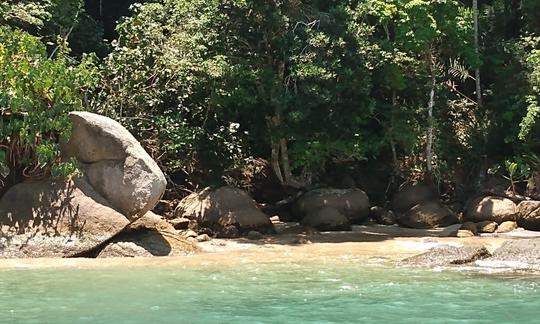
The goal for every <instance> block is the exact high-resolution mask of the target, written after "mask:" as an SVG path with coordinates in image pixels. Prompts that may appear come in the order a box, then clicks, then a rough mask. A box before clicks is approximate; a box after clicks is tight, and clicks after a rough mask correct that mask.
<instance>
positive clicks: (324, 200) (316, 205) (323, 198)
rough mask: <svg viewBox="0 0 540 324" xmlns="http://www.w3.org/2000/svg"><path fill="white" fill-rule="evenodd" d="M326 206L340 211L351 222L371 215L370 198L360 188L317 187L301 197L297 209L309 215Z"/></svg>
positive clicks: (359, 221) (358, 221)
mask: <svg viewBox="0 0 540 324" xmlns="http://www.w3.org/2000/svg"><path fill="white" fill-rule="evenodd" d="M325 207H331V208H334V209H336V210H337V211H339V212H340V213H341V214H343V215H344V216H345V217H347V218H348V219H349V221H350V222H351V223H361V222H362V221H363V220H365V219H366V218H367V217H368V216H369V199H368V196H367V195H366V193H365V192H364V191H362V190H360V189H317V190H312V191H309V192H308V193H306V194H305V195H303V196H302V197H300V199H298V201H297V203H296V209H297V210H298V211H299V212H300V213H301V214H303V215H308V214H310V213H313V212H315V211H317V210H320V209H323V208H325Z"/></svg>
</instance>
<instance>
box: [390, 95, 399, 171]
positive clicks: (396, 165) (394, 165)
mask: <svg viewBox="0 0 540 324" xmlns="http://www.w3.org/2000/svg"><path fill="white" fill-rule="evenodd" d="M396 104H397V95H396V90H393V91H392V108H391V111H390V129H389V133H390V134H389V137H390V148H391V149H392V168H393V170H392V171H393V173H394V175H398V173H399V161H398V158H397V150H396V142H395V141H394V110H395V109H396Z"/></svg>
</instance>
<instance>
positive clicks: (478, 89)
mask: <svg viewBox="0 0 540 324" xmlns="http://www.w3.org/2000/svg"><path fill="white" fill-rule="evenodd" d="M473 12H474V52H475V54H476V57H477V58H480V45H479V42H478V29H479V26H478V0H473ZM474 74H475V79H476V105H477V106H478V108H482V86H481V84H480V64H477V65H476V69H475V71H474Z"/></svg>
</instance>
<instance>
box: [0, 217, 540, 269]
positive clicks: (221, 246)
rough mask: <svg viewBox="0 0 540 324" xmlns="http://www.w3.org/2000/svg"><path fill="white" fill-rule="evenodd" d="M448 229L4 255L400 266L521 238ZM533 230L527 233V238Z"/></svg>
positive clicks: (37, 262) (80, 264) (115, 261)
mask: <svg viewBox="0 0 540 324" xmlns="http://www.w3.org/2000/svg"><path fill="white" fill-rule="evenodd" d="M450 230H452V229H450ZM446 231H448V229H436V230H407V229H405V230H404V229H403V228H398V227H391V226H357V227H356V228H355V229H354V230H353V231H352V232H323V233H318V234H309V235H305V234H278V235H274V236H266V237H264V238H263V239H260V240H248V239H245V238H238V239H212V240H210V241H208V242H203V243H200V244H199V245H200V247H201V248H202V252H199V253H194V254H189V255H186V256H163V257H148V258H99V259H92V258H25V259H2V260H0V270H21V269H52V268H74V269H105V268H115V267H127V268H132V267H144V266H181V267H197V266H234V265H239V264H245V263H251V264H252V263H279V262H323V263H326V262H334V261H335V260H341V261H347V260H349V261H351V262H359V261H368V262H373V263H379V264H388V265H389V266H392V265H393V266H397V265H396V263H397V262H399V261H401V260H403V259H405V258H408V257H412V256H415V255H418V254H421V253H424V252H427V251H428V250H430V249H431V248H433V247H437V246H443V245H451V246H458V247H461V246H466V245H474V244H481V245H484V246H485V247H486V248H487V249H488V250H489V251H490V252H493V251H494V250H496V249H497V248H499V247H500V246H501V245H502V244H503V243H504V242H506V241H508V240H515V239H519V238H516V237H514V236H512V235H504V236H503V235H498V236H493V235H492V236H476V237H470V238H457V237H448V235H447V233H446ZM533 234H534V233H533ZM533 234H526V235H525V237H529V236H531V235H533ZM517 235H521V236H523V233H522V234H519V233H517ZM538 235H540V233H538Z"/></svg>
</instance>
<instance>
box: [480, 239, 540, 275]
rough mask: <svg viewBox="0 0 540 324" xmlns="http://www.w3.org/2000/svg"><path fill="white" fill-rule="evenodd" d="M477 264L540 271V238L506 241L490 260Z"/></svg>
mask: <svg viewBox="0 0 540 324" xmlns="http://www.w3.org/2000/svg"><path fill="white" fill-rule="evenodd" d="M477 264H478V265H480V266H487V267H507V268H516V269H524V270H527V269H529V270H540V238H534V239H517V240H509V241H506V242H504V243H503V244H502V245H501V247H500V248H498V249H497V250H495V252H493V255H492V256H491V257H490V258H487V259H485V260H482V261H481V262H477Z"/></svg>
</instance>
